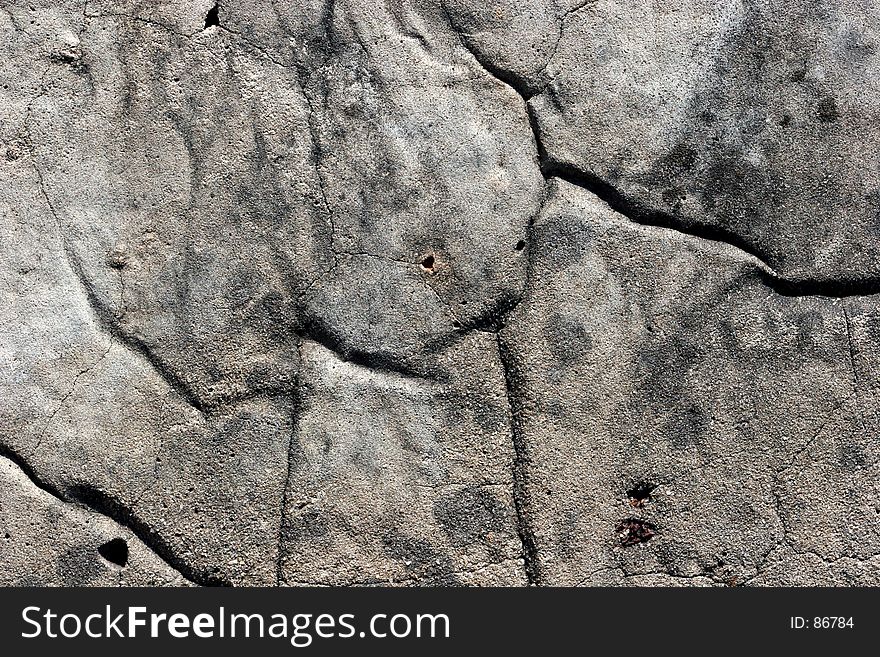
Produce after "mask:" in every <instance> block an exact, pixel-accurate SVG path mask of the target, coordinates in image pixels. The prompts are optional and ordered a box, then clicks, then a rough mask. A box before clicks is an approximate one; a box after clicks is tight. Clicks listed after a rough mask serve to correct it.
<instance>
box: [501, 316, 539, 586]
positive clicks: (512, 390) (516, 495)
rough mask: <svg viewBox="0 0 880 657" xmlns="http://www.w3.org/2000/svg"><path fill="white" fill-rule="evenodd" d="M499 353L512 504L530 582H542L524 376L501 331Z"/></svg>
mask: <svg viewBox="0 0 880 657" xmlns="http://www.w3.org/2000/svg"><path fill="white" fill-rule="evenodd" d="M496 339H497V341H498V355H499V359H500V360H501V366H502V369H503V370H504V386H505V390H506V393H507V403H508V405H509V407H510V437H511V440H512V442H513V504H514V508H515V510H516V531H517V534H518V535H519V540H520V542H521V543H522V548H523V555H522V556H523V563H524V566H525V571H526V578H527V579H528V582H529V585H531V586H541V585H542V584H543V583H544V577H543V573H542V571H541V562H540V560H539V558H538V546H537V542H536V540H535V531H534V527H533V524H532V520H531V516H530V511H529V510H530V508H531V494H530V492H529V491H530V485H529V474H530V466H531V459H530V457H529V449H528V444H527V442H526V438H525V433H524V431H523V427H522V420H521V418H522V413H521V404H522V395H521V394H520V392H519V388H520V386H521V384H520V381H521V378H522V377H521V376H520V374H519V373H518V371H517V365H516V361H515V359H514V357H513V354H512V353H511V352H510V350H509V349H508V347H507V345H505V344H504V340H503V338H502V337H501V334H500V333H498V334H496Z"/></svg>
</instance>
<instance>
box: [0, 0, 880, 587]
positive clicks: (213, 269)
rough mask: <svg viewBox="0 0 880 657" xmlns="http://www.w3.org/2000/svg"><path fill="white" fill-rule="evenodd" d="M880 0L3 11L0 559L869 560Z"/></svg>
mask: <svg viewBox="0 0 880 657" xmlns="http://www.w3.org/2000/svg"><path fill="white" fill-rule="evenodd" d="M875 14H876V8H873V7H866V6H864V5H863V4H858V3H854V2H845V3H838V4H837V5H835V7H833V8H829V7H825V6H824V5H823V6H820V5H818V4H815V3H806V4H805V3H794V2H788V1H787V0H774V2H770V3H766V2H764V3H757V2H746V3H733V2H703V1H701V2H697V3H690V4H682V3H679V2H674V1H671V0H669V1H664V2H655V3H653V4H652V5H650V6H645V5H644V3H636V2H629V1H628V0H617V1H611V0H608V1H606V0H592V1H588V2H583V1H582V0H528V1H524V2H513V1H510V0H409V1H403V0H393V1H390V2H385V3H372V2H364V1H360V0H336V1H333V0H297V1H296V2H273V1H272V0H257V1H256V2H254V1H249V2H244V1H242V0H221V1H220V2H219V3H217V4H216V5H215V4H214V2H212V1H211V0H207V1H206V0H192V1H189V2H184V1H181V0H162V1H160V2H151V3H142V2H136V1H134V0H64V1H60V2H49V1H48V0H38V1H29V2H24V1H17V0H13V1H10V2H4V3H2V5H0V36H2V40H3V44H4V45H3V48H2V50H0V217H2V220H0V281H2V284H0V307H2V312H3V317H4V320H5V321H3V322H2V323H0V479H2V482H0V565H2V566H3V568H2V571H3V577H4V579H3V580H2V582H0V583H3V584H20V583H24V584H53V585H71V584H94V585H99V584H119V585H137V584H168V585H182V584H197V585H212V584H228V585H301V584H312V585H328V584H329V585H341V584H358V585H375V584H387V585H404V586H409V585H425V584H427V585H432V584H433V585H436V584H441V585H447V584H448V585H511V586H522V585H529V584H532V585H553V584H565V585H615V586H617V585H620V586H624V585H636V586H666V585H673V586H678V585H696V586H703V585H760V586H776V585H788V584H823V585H851V584H878V583H880V569H878V566H880V556H878V555H880V519H878V506H877V502H876V498H877V482H878V470H877V467H878V465H877V464H878V447H877V444H876V443H877V441H876V438H875V436H876V435H877V433H878V428H880V414H878V411H880V401H878V398H877V386H876V384H875V380H876V375H877V372H880V360H878V359H880V356H878V353H880V352H878V348H877V342H878V340H880V307H878V303H877V294H880V282H878V281H880V246H878V244H880V243H878V237H877V231H876V228H875V223H876V219H877V216H878V211H880V206H878V203H880V201H878V199H880V195H878V187H880V181H878V179H877V171H876V159H877V150H878V134H880V133H878V131H877V125H878V121H877V111H878V110H877V107H878V102H880V101H878V99H880V93H878V90H877V89H876V85H877V82H876V80H877V79H878V77H877V75H876V73H877V67H878V63H877V57H876V52H875V51H876V42H877V34H876V28H875V25H876V24H877V18H878V17H877V16H875ZM215 15H216V20H214V18H213V17H214V16H215ZM123 545H124V546H125V550H124V551H123V552H124V554H125V555H126V556H125V559H120V557H119V554H121V552H120V550H122V548H121V547H120V546H123ZM108 546H109V547H108ZM108 557H109V558H108ZM114 560H115V561H114ZM116 562H120V563H116Z"/></svg>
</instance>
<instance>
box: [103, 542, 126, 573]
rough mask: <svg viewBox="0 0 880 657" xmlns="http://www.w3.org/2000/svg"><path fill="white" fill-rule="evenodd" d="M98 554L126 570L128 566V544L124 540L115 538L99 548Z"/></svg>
mask: <svg viewBox="0 0 880 657" xmlns="http://www.w3.org/2000/svg"><path fill="white" fill-rule="evenodd" d="M98 554H100V555H101V556H102V557H104V558H105V559H106V560H107V561H109V562H110V563H115V564H116V565H117V566H121V567H123V568H125V566H127V565H128V543H126V542H125V539H123V538H114V539H113V540H111V541H107V542H106V543H104V544H103V545H101V546H100V547H98Z"/></svg>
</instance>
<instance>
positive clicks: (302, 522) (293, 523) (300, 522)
mask: <svg viewBox="0 0 880 657" xmlns="http://www.w3.org/2000/svg"><path fill="white" fill-rule="evenodd" d="M329 533H330V522H329V520H328V517H327V514H326V513H323V512H322V511H321V510H319V509H308V510H307V511H305V512H304V513H301V514H299V515H297V516H296V517H294V518H292V519H290V520H289V521H288V522H287V523H286V525H285V527H284V536H285V538H286V539H287V540H289V541H292V542H297V541H308V540H311V539H316V538H323V537H325V536H327V535H328V534H329Z"/></svg>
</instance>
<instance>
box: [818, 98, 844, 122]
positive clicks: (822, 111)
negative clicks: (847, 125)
mask: <svg viewBox="0 0 880 657" xmlns="http://www.w3.org/2000/svg"><path fill="white" fill-rule="evenodd" d="M816 116H817V117H818V119H819V120H820V121H821V122H822V123H833V122H834V121H837V119H839V118H840V112H839V111H838V110H837V102H836V101H835V100H834V98H833V97H832V96H829V95H825V96H822V98H820V99H819V104H818V106H817V107H816Z"/></svg>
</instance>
